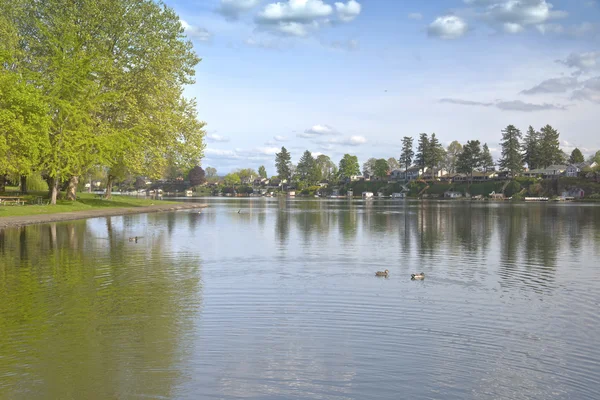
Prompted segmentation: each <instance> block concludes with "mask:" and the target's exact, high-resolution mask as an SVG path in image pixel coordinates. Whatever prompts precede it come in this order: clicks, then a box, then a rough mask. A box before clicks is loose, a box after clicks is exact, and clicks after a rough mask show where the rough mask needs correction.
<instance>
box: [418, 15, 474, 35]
mask: <svg viewBox="0 0 600 400" xmlns="http://www.w3.org/2000/svg"><path fill="white" fill-rule="evenodd" d="M468 30H469V26H468V25H467V23H466V22H465V21H464V20H463V19H461V18H459V17H457V16H456V15H445V16H442V17H438V18H436V19H435V21H433V22H432V23H431V24H429V27H428V28H427V34H428V35H429V36H430V37H436V38H440V39H445V40H451V39H458V38H460V37H462V36H464V35H465V34H466V33H467V31H468Z"/></svg>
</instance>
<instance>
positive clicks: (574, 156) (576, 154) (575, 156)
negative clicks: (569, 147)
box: [569, 148, 585, 164]
mask: <svg viewBox="0 0 600 400" xmlns="http://www.w3.org/2000/svg"><path fill="white" fill-rule="evenodd" d="M584 161H585V158H583V154H582V153H581V150H579V149H578V148H575V149H573V151H572V152H571V156H570V157H569V164H579V163H582V162H584Z"/></svg>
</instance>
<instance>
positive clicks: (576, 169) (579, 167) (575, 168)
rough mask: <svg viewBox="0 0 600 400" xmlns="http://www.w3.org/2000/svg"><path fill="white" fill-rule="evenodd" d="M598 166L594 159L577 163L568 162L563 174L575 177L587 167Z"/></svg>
mask: <svg viewBox="0 0 600 400" xmlns="http://www.w3.org/2000/svg"><path fill="white" fill-rule="evenodd" d="M597 166H598V163H597V162H595V161H592V162H591V163H590V162H582V163H577V164H570V165H568V166H567V169H566V170H565V176H568V177H570V178H576V177H578V176H579V173H580V172H581V171H583V170H585V169H588V168H595V167H597Z"/></svg>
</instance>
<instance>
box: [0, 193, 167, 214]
mask: <svg viewBox="0 0 600 400" xmlns="http://www.w3.org/2000/svg"><path fill="white" fill-rule="evenodd" d="M14 195H15V194H14V193H11V191H10V190H7V191H6V192H5V193H0V197H2V196H10V197H12V196H14ZM38 196H41V197H43V198H44V201H47V197H48V193H47V192H43V193H42V192H39V193H37V192H32V193H29V194H27V195H24V196H19V197H22V198H24V199H26V200H28V203H26V204H30V205H24V206H14V205H10V206H1V207H0V217H9V216H21V215H38V214H55V213H62V212H71V211H88V210H92V209H98V208H131V207H144V206H150V205H158V204H176V202H171V201H165V200H157V199H149V198H143V197H133V196H124V195H113V198H112V200H106V199H103V198H97V197H96V196H95V195H94V194H92V193H77V201H69V200H58V201H57V202H56V203H57V204H56V205H55V206H50V205H35V204H33V203H34V202H35V200H36V198H37V197H38ZM63 197H64V196H63Z"/></svg>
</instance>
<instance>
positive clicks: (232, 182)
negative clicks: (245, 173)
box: [223, 172, 242, 188]
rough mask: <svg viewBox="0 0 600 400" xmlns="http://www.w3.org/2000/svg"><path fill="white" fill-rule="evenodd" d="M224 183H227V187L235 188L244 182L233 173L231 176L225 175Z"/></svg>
mask: <svg viewBox="0 0 600 400" xmlns="http://www.w3.org/2000/svg"><path fill="white" fill-rule="evenodd" d="M223 182H224V183H225V186H231V187H232V188H233V187H235V186H236V185H239V184H241V183H242V180H241V179H240V176H239V175H238V174H237V173H235V172H232V173H230V174H227V175H225V178H223Z"/></svg>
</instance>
